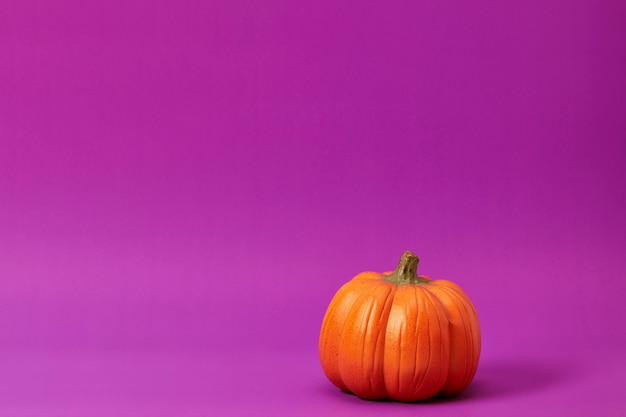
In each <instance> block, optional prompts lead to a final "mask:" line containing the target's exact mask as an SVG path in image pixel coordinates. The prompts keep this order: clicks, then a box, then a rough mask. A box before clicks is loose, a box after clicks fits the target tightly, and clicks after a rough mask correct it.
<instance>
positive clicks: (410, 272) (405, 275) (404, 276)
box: [385, 251, 428, 285]
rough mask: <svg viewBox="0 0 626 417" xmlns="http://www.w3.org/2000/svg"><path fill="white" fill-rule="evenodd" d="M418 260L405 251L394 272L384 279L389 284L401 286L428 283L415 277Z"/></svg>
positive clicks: (411, 253) (412, 254)
mask: <svg viewBox="0 0 626 417" xmlns="http://www.w3.org/2000/svg"><path fill="white" fill-rule="evenodd" d="M419 261H420V260H419V258H418V257H417V256H415V254H414V253H413V252H410V251H406V252H404V253H403V254H402V257H401V258H400V262H399V263H398V266H397V267H396V269H395V271H393V272H392V273H391V274H389V275H387V276H386V277H385V279H386V280H387V281H389V282H393V283H394V284H398V285H403V284H413V285H415V284H421V283H424V282H428V280H427V279H424V278H420V277H419V276H418V275H417V264H418V263H419Z"/></svg>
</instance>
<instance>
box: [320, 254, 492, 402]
mask: <svg viewBox="0 0 626 417" xmlns="http://www.w3.org/2000/svg"><path fill="white" fill-rule="evenodd" d="M418 262H419V259H418V258H417V257H416V256H415V255H414V254H412V253H411V252H405V253H404V254H403V255H402V258H401V259H400V263H399V265H398V267H397V268H396V270H395V271H393V272H385V273H376V272H363V273H361V274H359V275H357V276H356V277H354V278H353V279H352V280H350V281H349V282H347V283H346V284H345V285H344V286H343V287H341V288H340V289H339V291H338V292H337V294H335V296H334V297H333V299H332V301H331V302H330V305H329V306H328V309H327V311H326V315H325V317H324V321H323V323H322V330H321V334H320V339H319V354H320V360H321V363H322V368H323V369H324V373H325V374H326V376H327V377H328V378H329V379H330V381H331V382H332V383H333V384H335V385H336V386H337V387H339V388H341V389H342V390H344V391H348V392H352V393H354V394H356V395H358V396H359V397H361V398H365V399H393V400H399V401H419V400H424V399H427V398H431V397H434V396H436V395H446V396H448V395H456V394H459V393H460V392H461V391H463V390H464V389H465V388H466V387H467V386H468V385H469V384H470V382H471V381H472V379H473V378H474V374H475V373H476V369H477V367H478V357H479V354H480V328H479V325H478V317H477V315H476V310H475V309H474V306H473V305H472V302H471V301H470V299H469V298H468V296H467V295H466V294H465V292H463V290H462V289H461V288H460V287H459V286H458V285H456V284H454V283H453V282H450V281H446V280H432V279H430V278H428V277H425V276H418V275H417V263H418Z"/></svg>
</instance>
